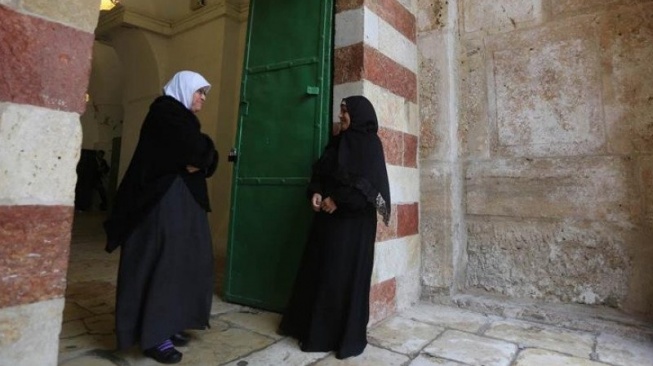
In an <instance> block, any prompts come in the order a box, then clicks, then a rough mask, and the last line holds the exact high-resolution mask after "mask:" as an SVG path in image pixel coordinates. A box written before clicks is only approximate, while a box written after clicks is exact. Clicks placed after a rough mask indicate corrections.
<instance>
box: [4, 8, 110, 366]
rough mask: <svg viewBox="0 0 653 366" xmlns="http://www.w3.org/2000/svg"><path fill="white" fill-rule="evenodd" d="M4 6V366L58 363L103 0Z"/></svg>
mask: <svg viewBox="0 0 653 366" xmlns="http://www.w3.org/2000/svg"><path fill="white" fill-rule="evenodd" d="M0 4H3V5H0V19H1V20H0V364H3V365H56V363H57V353H58V337H59V331H60V328H61V315H62V311H63V306H64V299H63V296H64V291H65V287H66V269H67V266H68V253H69V246H70V231H71V225H72V220H73V203H74V196H75V181H76V173H75V167H76V165H77V160H78V158H79V149H80V146H81V134H82V131H81V127H80V123H79V117H80V114H81V113H82V112H83V110H84V108H85V100H84V94H85V91H86V86H87V83H88V76H89V71H90V66H91V62H90V61H91V48H92V44H93V29H94V28H95V24H96V22H97V17H98V12H99V6H98V5H99V1H98V0H96V1H87V0H76V1H67V2H61V1H48V0H22V1H7V0H1V1H0Z"/></svg>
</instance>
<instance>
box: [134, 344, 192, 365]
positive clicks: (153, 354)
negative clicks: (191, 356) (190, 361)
mask: <svg viewBox="0 0 653 366" xmlns="http://www.w3.org/2000/svg"><path fill="white" fill-rule="evenodd" d="M143 354H144V355H145V356H147V357H150V358H153V359H155V360H156V361H157V362H160V363H167V364H172V363H179V361H181V356H183V355H182V354H181V352H179V351H177V350H176V349H175V348H174V347H171V348H168V349H167V350H165V351H159V349H158V348H156V347H152V348H148V349H146V350H145V351H143Z"/></svg>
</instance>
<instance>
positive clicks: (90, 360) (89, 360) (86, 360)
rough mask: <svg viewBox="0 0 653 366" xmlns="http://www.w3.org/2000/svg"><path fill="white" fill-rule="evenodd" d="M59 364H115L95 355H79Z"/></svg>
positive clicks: (88, 365)
mask: <svg viewBox="0 0 653 366" xmlns="http://www.w3.org/2000/svg"><path fill="white" fill-rule="evenodd" d="M59 365H60V366H115V363H113V362H112V361H109V360H105V359H102V358H98V357H95V356H81V357H78V358H74V359H72V360H70V361H66V362H64V363H61V364H59Z"/></svg>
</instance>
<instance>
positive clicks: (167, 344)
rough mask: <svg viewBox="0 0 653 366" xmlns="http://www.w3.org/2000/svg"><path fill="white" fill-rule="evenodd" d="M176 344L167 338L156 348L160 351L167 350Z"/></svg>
mask: <svg viewBox="0 0 653 366" xmlns="http://www.w3.org/2000/svg"><path fill="white" fill-rule="evenodd" d="M173 347H174V346H173V345H172V342H171V341H170V340H169V339H166V341H165V342H163V343H161V344H160V345H158V346H156V349H158V350H159V351H165V350H167V349H170V348H173Z"/></svg>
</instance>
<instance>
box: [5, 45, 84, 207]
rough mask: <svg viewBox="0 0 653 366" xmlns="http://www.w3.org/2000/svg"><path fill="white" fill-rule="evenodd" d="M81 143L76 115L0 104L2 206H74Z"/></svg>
mask: <svg viewBox="0 0 653 366" xmlns="http://www.w3.org/2000/svg"><path fill="white" fill-rule="evenodd" d="M0 43H1V41H0ZM1 52H2V51H1V46H0V53H1ZM0 58H2V59H3V60H4V58H3V57H1V56H0ZM1 67H2V66H0V68H1ZM53 72H54V71H53ZM0 78H2V73H1V71H0ZM0 84H2V82H1V81H0ZM1 88H2V86H1V85H0V89H1ZM23 92H28V93H29V91H25V90H23ZM0 94H2V92H1V91H0ZM0 99H2V97H1V96H0ZM81 139H82V130H81V128H80V125H79V115H78V114H76V113H68V112H59V111H53V110H49V109H45V108H37V107H33V106H28V105H18V104H13V103H0V146H2V149H0V166H1V167H2V170H0V204H18V205H29V204H47V205H67V206H72V205H73V202H74V199H75V182H76V181H77V175H76V173H75V167H76V166H77V160H79V146H80V144H81Z"/></svg>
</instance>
